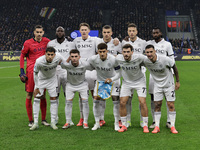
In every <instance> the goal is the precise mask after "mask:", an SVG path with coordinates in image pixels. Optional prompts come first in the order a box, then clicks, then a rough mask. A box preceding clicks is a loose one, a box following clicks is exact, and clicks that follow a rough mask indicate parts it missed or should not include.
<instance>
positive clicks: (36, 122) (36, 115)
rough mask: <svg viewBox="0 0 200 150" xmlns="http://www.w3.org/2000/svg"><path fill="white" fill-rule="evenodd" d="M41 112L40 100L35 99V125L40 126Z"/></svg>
mask: <svg viewBox="0 0 200 150" xmlns="http://www.w3.org/2000/svg"><path fill="white" fill-rule="evenodd" d="M39 112H40V99H38V98H34V102H33V117H34V124H38V116H39Z"/></svg>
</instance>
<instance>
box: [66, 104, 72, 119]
mask: <svg viewBox="0 0 200 150" xmlns="http://www.w3.org/2000/svg"><path fill="white" fill-rule="evenodd" d="M65 117H66V123H70V121H71V118H72V101H69V100H66V101H65Z"/></svg>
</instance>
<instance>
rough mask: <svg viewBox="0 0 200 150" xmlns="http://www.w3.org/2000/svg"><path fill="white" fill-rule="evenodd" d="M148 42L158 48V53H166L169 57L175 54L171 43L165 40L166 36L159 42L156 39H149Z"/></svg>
mask: <svg viewBox="0 0 200 150" xmlns="http://www.w3.org/2000/svg"><path fill="white" fill-rule="evenodd" d="M147 44H151V45H153V46H154V48H155V50H156V53H157V54H159V55H164V56H169V57H170V56H173V55H174V51H173V49H172V45H171V43H170V42H168V41H165V39H164V38H163V39H162V40H161V41H160V42H158V43H156V41H155V40H150V41H147Z"/></svg>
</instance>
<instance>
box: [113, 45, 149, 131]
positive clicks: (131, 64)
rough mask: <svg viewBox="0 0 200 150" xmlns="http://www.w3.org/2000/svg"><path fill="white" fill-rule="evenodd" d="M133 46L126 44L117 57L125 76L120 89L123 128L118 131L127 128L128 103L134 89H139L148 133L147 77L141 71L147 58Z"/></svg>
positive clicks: (143, 117)
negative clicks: (135, 52)
mask: <svg viewBox="0 0 200 150" xmlns="http://www.w3.org/2000/svg"><path fill="white" fill-rule="evenodd" d="M133 53H134V52H133V47H132V46H131V45H130V44H125V45H124V46H123V49H122V54H123V55H121V54H119V55H118V56H117V57H116V59H117V62H118V64H119V65H120V67H121V74H122V77H123V81H122V87H121V91H120V116H121V120H122V128H121V129H120V130H118V132H124V131H126V130H127V111H126V104H127V102H128V100H129V97H130V96H131V94H132V92H133V90H136V91H137V94H138V99H139V103H140V107H141V115H142V120H143V124H144V127H143V132H144V133H148V132H149V130H148V108H147V104H146V79H145V76H144V73H143V72H142V71H141V65H143V60H144V58H145V56H144V55H142V54H135V55H134V54H133Z"/></svg>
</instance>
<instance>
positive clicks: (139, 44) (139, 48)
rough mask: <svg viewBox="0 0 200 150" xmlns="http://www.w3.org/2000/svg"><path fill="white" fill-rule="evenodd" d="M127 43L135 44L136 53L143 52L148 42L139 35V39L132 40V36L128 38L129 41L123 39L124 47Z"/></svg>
mask: <svg viewBox="0 0 200 150" xmlns="http://www.w3.org/2000/svg"><path fill="white" fill-rule="evenodd" d="M125 44H130V45H132V46H133V51H134V54H143V53H144V51H145V47H146V46H147V42H146V41H145V40H142V39H141V38H139V37H137V39H136V40H135V41H134V42H132V41H131V40H130V38H129V39H128V41H125V40H123V41H122V47H123V46H124V45H125Z"/></svg>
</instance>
